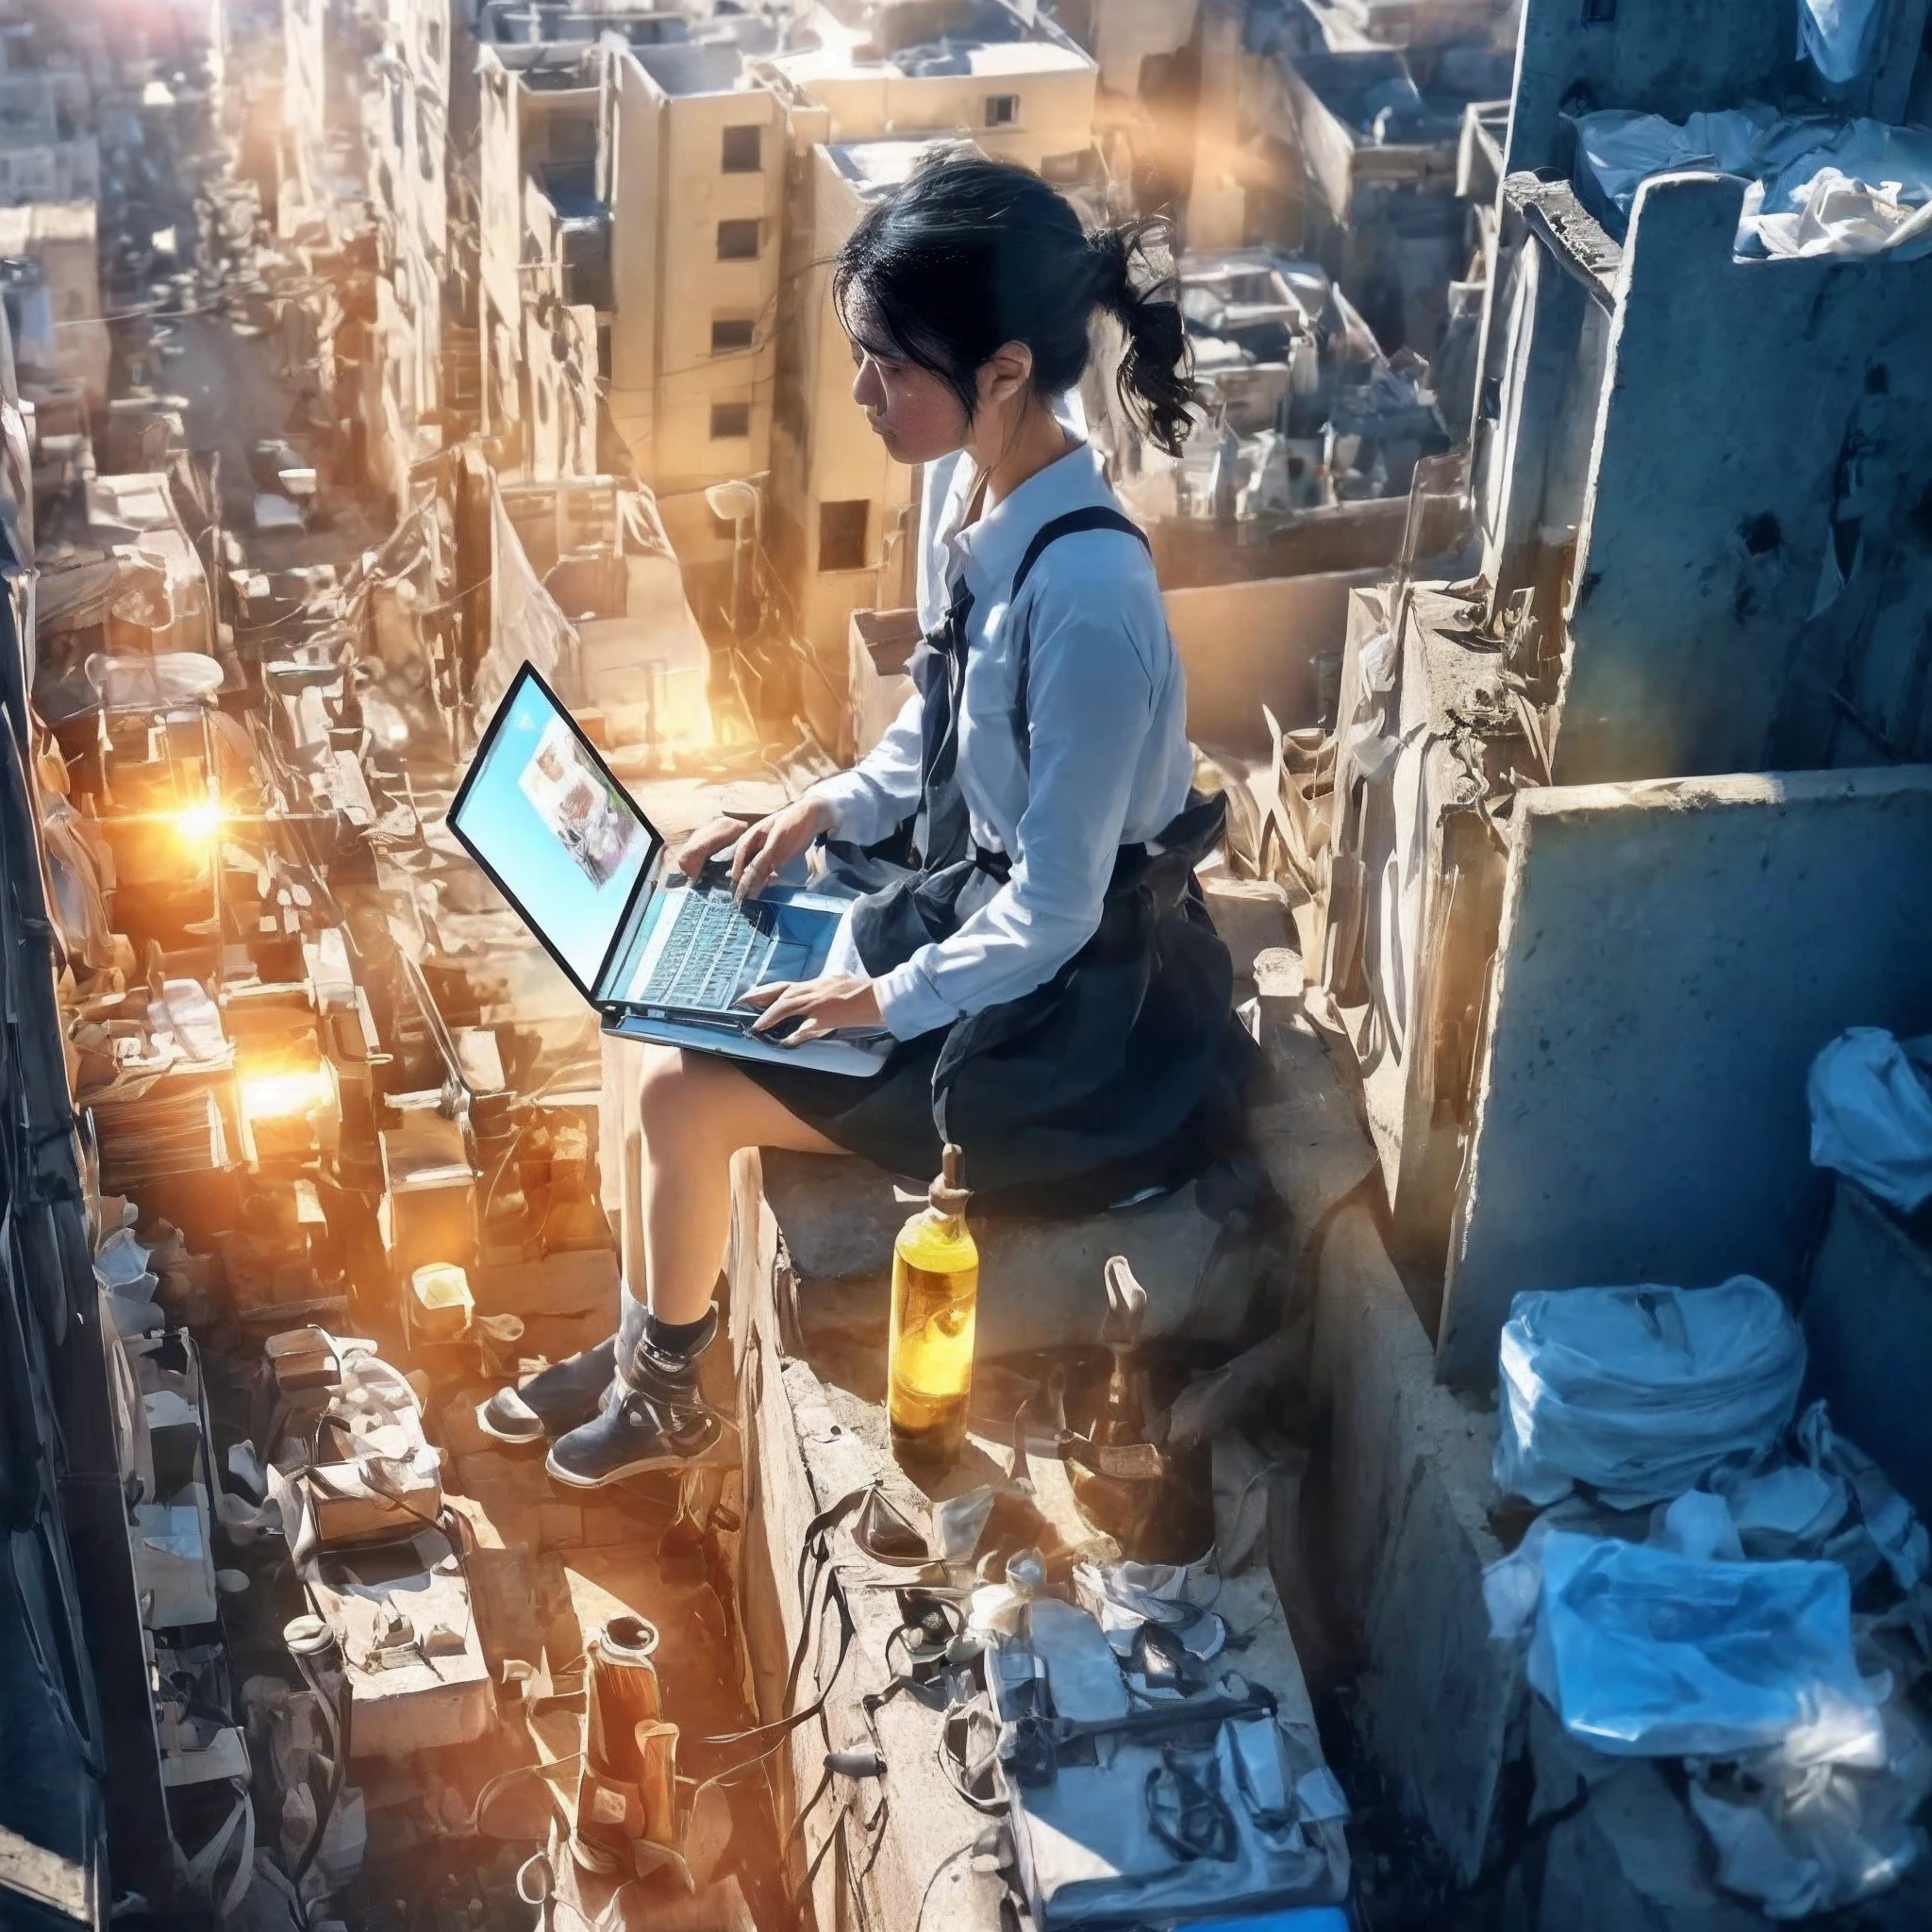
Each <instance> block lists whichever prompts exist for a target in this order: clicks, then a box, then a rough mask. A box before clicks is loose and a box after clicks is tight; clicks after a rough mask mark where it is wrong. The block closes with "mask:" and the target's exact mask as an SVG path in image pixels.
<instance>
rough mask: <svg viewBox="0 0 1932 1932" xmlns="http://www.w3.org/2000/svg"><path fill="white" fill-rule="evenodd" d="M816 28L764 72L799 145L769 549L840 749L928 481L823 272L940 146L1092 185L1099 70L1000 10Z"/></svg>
mask: <svg viewBox="0 0 1932 1932" xmlns="http://www.w3.org/2000/svg"><path fill="white" fill-rule="evenodd" d="M803 31H804V33H805V34H808V35H809V36H810V37H811V38H812V39H813V40H814V41H815V42H816V43H815V44H811V45H807V46H801V47H798V48H795V49H793V50H791V51H789V52H787V53H783V54H780V55H777V56H774V58H772V59H770V60H767V61H766V62H764V63H763V67H762V74H763V76H764V78H765V80H766V83H767V85H768V86H769V87H770V88H771V89H772V91H773V92H774V96H775V97H776V98H777V99H778V100H779V101H780V102H782V103H783V105H784V108H785V114H786V125H787V128H788V130H789V136H790V148H791V161H790V168H791V185H790V191H789V196H788V203H787V213H786V235H785V266H784V272H783V275H782V277H781V288H782V292H783V300H782V305H781V308H780V310H779V330H778V357H777V363H776V367H775V370H774V377H775V392H774V408H773V425H772V441H771V475H770V486H769V491H768V502H767V508H766V531H765V539H766V550H767V554H768V555H769V557H770V558H771V561H772V565H773V568H774V575H775V576H776V578H777V581H778V583H779V584H780V586H781V587H782V589H783V591H784V592H785V594H786V595H787V596H788V597H789V598H790V600H791V606H792V608H791V620H792V627H793V629H794V631H795V633H796V635H797V637H798V638H799V640H800V641H802V642H803V643H804V644H805V645H806V647H807V649H808V654H809V657H810V659H811V664H812V669H811V671H810V673H809V674H808V677H807V680H806V691H805V693H804V695H805V701H806V706H807V710H808V714H809V715H810V716H811V717H812V720H813V723H814V724H815V726H816V727H817V728H819V730H820V732H821V735H822V736H824V737H826V738H827V741H828V742H834V743H836V742H838V741H840V738H841V735H842V729H843V726H842V721H843V720H844V718H845V717H846V716H847V715H848V709H849V706H848V696H849V693H848V690H847V685H848V675H847V671H848V654H849V648H850V646H849V632H850V627H851V619H852V613H853V612H854V611H856V610H865V609H886V608H896V607H899V606H902V605H904V604H905V603H907V602H908V600H909V598H910V595H911V588H912V574H913V548H914V540H915V537H916V526H917V521H918V479H917V477H916V476H914V475H912V474H911V473H910V472H908V470H906V469H905V468H904V467H903V466H902V465H900V464H897V463H894V462H893V461H891V458H889V457H888V456H887V455H886V453H885V449H884V447H883V445H881V443H880V442H879V441H878V439H877V438H876V437H875V436H874V435H873V433H872V431H871V430H870V428H869V427H868V426H867V425H866V422H865V418H864V412H863V411H862V410H861V409H860V408H858V404H857V403H855V402H854V401H853V400H852V393H851V390H852V358H851V352H850V350H849V348H848V346H847V344H846V341H845V339H844V336H843V334H842V332H841V330H840V328H839V326H838V321H837V318H836V316H835V315H834V314H833V312H832V305H831V296H830V288H829V272H828V265H829V263H830V261H831V258H832V257H833V256H834V255H835V254H836V253H837V251H838V248H839V244H840V243H841V242H843V241H844V239H845V237H846V236H847V235H849V234H850V233H851V232H852V229H853V228H854V226H856V225H857V224H858V219H859V216H860V215H861V214H862V213H863V211H864V209H865V208H866V207H867V206H868V205H870V204H871V203H873V202H874V201H876V200H877V199H878V198H879V196H881V195H882V194H884V193H885V192H888V191H889V190H890V189H891V188H892V187H893V186H894V185H896V184H897V183H898V182H900V181H903V180H904V179H905V178H906V176H907V175H908V173H909V172H910V171H911V170H912V169H913V168H914V167H915V166H916V165H917V164H918V162H919V161H920V159H921V158H923V157H924V155H926V154H927V153H929V152H930V151H932V150H933V149H934V148H935V147H938V146H943V145H946V144H949V143H953V142H960V141H967V142H972V143H973V144H974V146H975V147H977V148H978V149H979V150H980V151H981V152H983V153H986V154H990V155H994V156H999V157H1003V158H1009V159H1012V160H1017V161H1021V162H1023V163H1024V164H1025V165H1026V166H1028V167H1031V168H1035V169H1038V170H1039V171H1040V172H1041V173H1042V174H1044V175H1047V176H1048V177H1049V178H1052V179H1056V180H1059V181H1062V182H1068V183H1071V182H1073V181H1074V180H1077V179H1078V178H1080V177H1081V176H1082V175H1083V174H1085V173H1087V172H1088V171H1089V168H1090V163H1091V151H1092V128H1093V102H1094V92H1095V87H1096V82H1097V75H1098V70H1097V69H1096V67H1095V65H1094V62H1093V60H1092V58H1091V56H1089V55H1088V54H1087V53H1086V52H1084V51H1083V50H1082V49H1081V48H1080V47H1078V46H1077V45H1075V44H1074V42H1073V41H1072V40H1070V39H1069V38H1068V37H1067V36H1066V35H1065V34H1064V33H1063V32H1062V31H1061V30H1060V29H1059V28H1058V26H1057V25H1054V24H1053V23H1051V22H1050V21H1046V20H1043V19H1040V18H1037V17H1036V18H1028V17H1026V16H1024V15H1023V14H1022V13H1021V12H1020V11H1019V10H1018V9H1017V8H1008V7H1005V6H1002V5H999V4H997V0H960V4H957V5H955V4H951V0H948V4H944V5H941V6H932V5H925V4H920V5H913V4H909V0H892V4H887V5H882V6H874V7H871V8H864V9H863V10H861V11H859V12H858V13H857V14H856V15H854V16H851V17H849V18H845V19H841V18H837V17H835V16H833V15H832V14H831V13H830V12H829V11H828V10H827V9H826V8H817V9H815V10H814V11H813V13H812V14H811V15H810V16H809V17H808V22H807V24H806V26H805V28H804V29H803Z"/></svg>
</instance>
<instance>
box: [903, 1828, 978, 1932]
mask: <svg viewBox="0 0 1932 1932" xmlns="http://www.w3.org/2000/svg"><path fill="white" fill-rule="evenodd" d="M978 1849H979V1840H978V1839H976V1838H974V1839H969V1840H967V1841H966V1843H964V1844H963V1845H961V1846H959V1847H958V1850H957V1851H951V1852H948V1853H947V1854H946V1856H945V1857H943V1858H941V1860H940V1861H939V1863H938V1864H937V1865H935V1866H934V1867H933V1872H932V1876H931V1877H930V1878H928V1879H927V1880H926V1881H925V1890H924V1891H922V1892H921V1893H920V1894H919V1909H918V1911H916V1912H915V1913H913V1915H912V1932H924V1925H925V1908H926V1907H927V1906H929V1905H930V1904H931V1903H932V1889H933V1887H934V1886H936V1885H937V1884H938V1883H939V1882H940V1878H941V1874H943V1873H944V1872H945V1871H946V1869H947V1867H948V1866H950V1865H953V1864H956V1863H957V1862H958V1860H959V1859H961V1858H967V1857H972V1855H973V1854H974V1852H976V1851H977V1850H978Z"/></svg>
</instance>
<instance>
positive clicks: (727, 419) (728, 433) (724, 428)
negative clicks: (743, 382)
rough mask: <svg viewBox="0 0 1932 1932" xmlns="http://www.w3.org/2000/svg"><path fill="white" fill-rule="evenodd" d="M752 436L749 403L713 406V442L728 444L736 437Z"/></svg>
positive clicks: (715, 404)
mask: <svg viewBox="0 0 1932 1932" xmlns="http://www.w3.org/2000/svg"><path fill="white" fill-rule="evenodd" d="M750 434H751V405H750V404H749V403H713V404H712V405H711V441H713V442H728V441H731V440H732V439H733V438H734V437H741V436H749V435H750Z"/></svg>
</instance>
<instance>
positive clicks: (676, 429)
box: [606, 53, 785, 492]
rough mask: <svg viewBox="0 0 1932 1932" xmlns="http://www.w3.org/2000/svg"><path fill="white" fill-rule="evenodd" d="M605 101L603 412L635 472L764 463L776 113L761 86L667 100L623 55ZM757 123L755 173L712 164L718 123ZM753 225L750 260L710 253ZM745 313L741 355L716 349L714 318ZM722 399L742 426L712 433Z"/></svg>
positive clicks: (778, 185) (708, 479)
mask: <svg viewBox="0 0 1932 1932" xmlns="http://www.w3.org/2000/svg"><path fill="white" fill-rule="evenodd" d="M606 85H607V88H608V89H609V91H610V92H611V96H612V103H613V112H612V115H611V127H612V131H613V135H614V141H615V153H614V155H613V157H612V160H611V165H610V171H609V172H610V179H611V184H612V185H611V279H612V291H613V298H614V301H615V305H616V307H615V309H614V312H613V316H612V325H611V345H610V358H611V362H610V375H611V385H610V398H609V400H610V413H611V420H612V421H613V422H614V423H615V424H616V425H617V428H618V432H619V434H620V435H622V436H623V437H624V438H625V441H626V442H627V443H628V444H629V445H630V449H631V454H632V457H633V458H634V460H635V461H636V463H637V465H638V470H639V474H640V475H642V476H643V477H644V478H645V479H646V480H647V481H649V482H650V483H651V484H652V485H653V487H654V488H657V489H659V490H663V491H672V492H678V491H691V490H697V489H701V488H703V487H704V486H705V485H706V484H708V483H716V482H719V481H721V480H723V479H724V478H725V477H728V476H747V475H757V474H758V473H760V472H761V471H763V470H764V469H765V468H766V467H767V465H768V464H769V462H770V445H771V422H772V384H771V370H772V325H773V320H774V310H775V301H776V294H777V287H778V270H779V260H780V244H781V239H782V237H781V227H782V222H783V216H784V196H785V154H784V141H783V129H782V125H781V110H780V108H779V105H778V103H777V101H776V99H775V98H774V96H773V95H772V94H771V93H770V92H767V91H766V90H764V89H762V88H748V89H739V90H735V91H728V92H715V93H691V94H673V93H669V92H666V90H665V89H664V88H663V87H662V86H660V85H659V83H658V80H657V79H656V78H655V77H654V76H653V75H651V74H649V73H648V72H647V71H646V70H645V69H644V68H643V66H642V65H641V63H640V62H639V60H638V58H636V56H635V55H634V54H631V53H624V54H620V55H618V56H617V57H616V58H615V59H614V60H613V61H612V63H611V67H610V70H609V73H608V77H607V82H606ZM744 126H757V127H759V128H761V129H762V130H763V148H762V157H761V158H762V161H763V166H762V168H761V169H760V170H759V172H758V173H756V174H753V173H744V174H729V175H727V174H725V173H724V171H723V166H722V158H723V142H724V129H725V128H727V127H744ZM724 221H757V222H758V223H759V224H760V225H761V236H760V247H759V251H758V258H756V259H755V260H750V261H720V260H719V259H718V224H719V223H720V222H724ZM724 317H731V318H736V319H745V318H749V319H751V320H752V322H753V323H754V335H753V345H752V347H751V348H750V349H748V350H741V351H733V352H729V353H726V354H724V355H717V356H714V355H713V354H712V352H711V325H712V323H713V321H714V320H717V319H720V318H724ZM720 403H743V404H745V405H747V406H748V408H749V412H750V413H749V429H748V433H747V434H746V435H744V436H741V437H732V438H723V439H717V438H713V437H712V435H711V411H712V408H713V405H715V404H720Z"/></svg>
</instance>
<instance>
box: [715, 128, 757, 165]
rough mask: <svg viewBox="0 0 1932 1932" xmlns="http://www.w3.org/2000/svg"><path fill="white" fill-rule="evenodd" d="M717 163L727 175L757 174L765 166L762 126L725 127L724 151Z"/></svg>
mask: <svg viewBox="0 0 1932 1932" xmlns="http://www.w3.org/2000/svg"><path fill="white" fill-rule="evenodd" d="M719 165H720V166H721V167H722V168H723V169H724V173H725V174H727V175H759V174H762V173H763V172H764V167H765V130H764V129H763V128H762V127H727V128H726V129H725V130H724V157H723V158H722V159H721V161H720V163H719Z"/></svg>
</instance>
